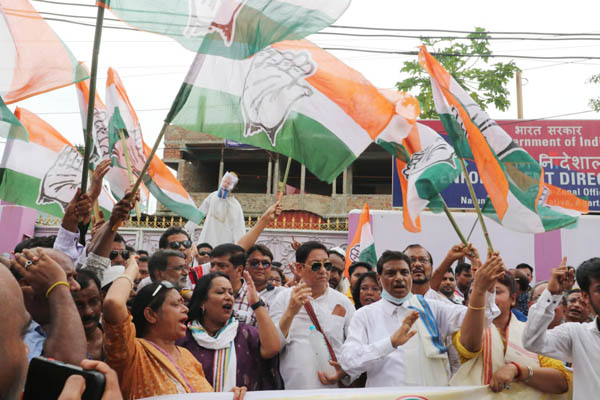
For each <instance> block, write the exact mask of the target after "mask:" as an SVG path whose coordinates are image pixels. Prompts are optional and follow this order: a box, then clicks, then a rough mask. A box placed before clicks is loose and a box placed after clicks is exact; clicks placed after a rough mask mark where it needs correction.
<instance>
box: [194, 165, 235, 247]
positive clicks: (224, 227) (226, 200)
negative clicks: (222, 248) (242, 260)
mask: <svg viewBox="0 0 600 400" xmlns="http://www.w3.org/2000/svg"><path fill="white" fill-rule="evenodd" d="M237 181H238V178H237V176H236V175H235V174H234V173H232V172H227V173H226V174H225V175H224V176H223V179H221V185H220V187H219V190H217V191H216V192H212V193H211V194H209V195H208V197H207V198H206V199H204V201H203V202H202V205H200V211H201V212H203V213H204V214H205V215H206V217H205V218H204V226H203V227H202V231H201V232H200V239H199V243H202V242H206V243H210V244H211V245H212V246H213V247H215V246H218V245H220V244H223V243H237V242H238V241H239V240H240V238H241V237H242V236H244V234H245V233H246V227H245V224H244V211H243V210H242V206H241V205H240V203H239V202H238V201H237V200H236V199H235V197H233V196H232V195H231V193H230V192H231V191H232V190H233V188H234V187H235V184H236V183H237Z"/></svg>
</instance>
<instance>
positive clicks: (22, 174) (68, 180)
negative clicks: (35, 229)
mask: <svg viewBox="0 0 600 400" xmlns="http://www.w3.org/2000/svg"><path fill="white" fill-rule="evenodd" d="M0 109H1V111H0V131H4V133H7V138H8V139H7V141H6V145H5V148H4V154H3V155H2V161H1V162H0V198H1V199H3V200H6V201H8V202H10V203H13V204H18V205H21V206H25V207H30V208H35V209H37V210H39V211H42V212H45V213H47V214H50V215H54V216H57V217H63V216H64V213H65V210H66V207H67V205H68V204H69V202H70V201H71V200H72V199H73V196H74V195H75V192H76V190H77V188H78V187H80V185H81V167H82V166H83V157H82V156H81V154H79V152H78V151H77V149H76V148H75V147H74V146H73V145H72V144H71V143H69V142H68V141H67V140H66V139H65V138H64V137H63V136H62V135H61V134H60V133H58V132H57V131H56V130H55V129H54V128H53V127H52V126H50V125H49V124H48V123H46V122H45V121H43V120H42V119H40V118H39V117H38V116H36V115H35V114H33V113H32V112H30V111H27V110H25V109H22V108H17V109H16V110H15V114H14V115H12V113H10V111H9V110H8V109H7V108H6V106H5V105H4V104H3V103H2V104H0ZM98 204H99V206H100V208H101V209H102V210H103V212H104V215H107V216H108V215H109V214H110V212H111V210H112V208H113V201H112V199H111V198H110V196H109V195H108V193H107V192H106V191H104V190H102V192H101V193H100V197H99V198H98Z"/></svg>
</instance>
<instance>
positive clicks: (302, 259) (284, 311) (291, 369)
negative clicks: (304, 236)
mask: <svg viewBox="0 0 600 400" xmlns="http://www.w3.org/2000/svg"><path fill="white" fill-rule="evenodd" d="M314 243H317V242H306V243H304V244H303V245H302V246H301V247H300V248H298V250H296V260H297V261H298V262H297V265H296V268H297V269H298V271H299V272H300V274H301V276H302V282H301V283H300V284H299V285H297V286H296V287H294V288H293V289H285V291H283V292H281V293H280V294H279V295H278V296H277V297H276V298H275V300H274V301H273V304H271V307H270V314H271V318H272V319H273V322H274V323H275V326H277V327H278V328H279V330H280V332H281V335H282V345H283V348H282V351H281V353H280V357H281V358H280V366H279V371H280V372H281V376H282V378H283V381H284V383H285V388H286V389H326V388H335V387H337V385H336V383H337V381H339V380H340V379H342V377H343V376H344V375H345V374H343V371H341V368H339V369H336V371H337V372H339V374H337V376H332V375H330V376H329V379H328V380H327V383H324V381H323V380H322V379H321V378H320V377H319V374H318V372H319V371H318V368H317V360H316V357H315V355H314V351H313V349H312V348H311V346H310V344H309V342H308V336H309V332H310V327H311V325H313V323H312V321H311V319H310V317H309V315H308V314H307V312H306V310H305V308H304V306H303V303H304V302H306V301H309V302H310V304H311V305H312V308H313V309H314V311H315V314H316V316H317V319H318V321H319V323H320V325H321V328H322V329H323V331H324V332H325V335H326V336H327V339H328V340H329V342H330V343H331V347H332V348H333V351H334V353H335V355H336V357H337V358H338V360H339V357H340V356H341V348H342V344H343V343H344V340H345V338H346V333H347V331H348V326H349V325H350V320H351V319H352V315H353V314H354V306H353V305H352V303H351V302H350V300H348V298H347V297H346V296H345V295H343V294H342V293H340V292H338V291H337V290H335V289H332V288H330V287H329V273H328V271H327V268H329V269H331V263H330V262H329V259H328V255H327V248H326V247H325V246H323V245H320V246H319V247H314V248H310V246H312V244H314ZM307 247H309V248H308V250H307Z"/></svg>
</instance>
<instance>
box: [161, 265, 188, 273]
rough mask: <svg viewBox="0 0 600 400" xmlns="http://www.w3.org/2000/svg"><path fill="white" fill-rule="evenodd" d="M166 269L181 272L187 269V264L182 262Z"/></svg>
mask: <svg viewBox="0 0 600 400" xmlns="http://www.w3.org/2000/svg"><path fill="white" fill-rule="evenodd" d="M166 269H167V270H170V271H177V272H179V273H181V272H183V270H184V269H185V264H181V265H178V266H176V267H167V268H166Z"/></svg>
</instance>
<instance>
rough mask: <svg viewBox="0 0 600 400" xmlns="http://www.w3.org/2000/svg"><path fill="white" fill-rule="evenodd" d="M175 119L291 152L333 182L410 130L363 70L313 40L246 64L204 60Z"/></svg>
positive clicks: (275, 48) (283, 45)
mask: <svg viewBox="0 0 600 400" xmlns="http://www.w3.org/2000/svg"><path fill="white" fill-rule="evenodd" d="M167 121H168V122H170V123H171V124H172V125H175V126H179V127H181V128H184V129H186V130H190V131H198V132H204V133H208V134H211V135H214V136H219V137H222V138H225V139H230V140H235V141H237V142H240V143H245V144H250V145H253V146H256V147H261V148H263V149H266V150H269V151H274V152H277V153H281V154H284V155H286V156H288V157H291V158H293V159H295V160H296V161H298V162H300V163H301V164H304V165H305V166H306V168H307V169H308V170H309V171H311V172H312V173H313V174H314V175H316V176H317V177H318V178H319V179H321V180H323V181H327V182H331V181H333V179H335V178H336V177H337V176H338V175H339V174H340V173H341V172H342V171H343V169H344V168H345V167H347V166H348V165H349V164H351V163H352V162H353V161H354V160H355V159H356V158H357V157H358V156H359V155H360V154H361V153H362V152H363V151H364V150H365V149H366V148H367V146H369V144H371V143H372V141H373V140H374V139H375V138H376V137H377V136H379V135H380V134H382V133H384V132H385V131H387V130H391V129H399V130H402V129H404V128H403V127H402V126H400V125H403V126H404V125H406V123H405V121H404V119H403V118H401V117H398V116H397V115H396V112H395V105H394V104H393V103H392V102H391V101H389V100H388V99H387V98H386V97H385V96H383V95H382V94H381V93H380V92H379V91H378V90H377V89H376V88H375V87H374V86H373V85H372V84H371V83H370V82H369V81H367V80H366V79H365V78H364V77H363V76H362V75H361V74H360V73H359V72H357V71H355V70H353V69H351V68H350V67H348V66H346V65H345V64H344V63H342V62H341V61H340V60H338V59H337V58H335V57H334V56H332V55H331V54H329V53H327V52H326V51H324V50H322V49H321V48H319V47H318V46H315V45H314V44H312V43H310V42H309V41H306V40H299V41H286V42H280V43H276V44H273V45H272V46H269V47H267V48H265V49H264V50H262V51H261V52H260V53H258V54H256V55H254V56H253V57H249V58H247V59H245V60H232V59H228V58H224V57H218V56H198V57H196V61H195V63H194V65H193V66H192V67H191V69H190V72H189V73H188V76H187V77H186V79H185V83H184V85H183V86H182V88H181V89H180V91H179V94H178V96H177V98H176V100H175V103H174V104H173V107H172V109H171V112H170V113H169V116H168V117H167Z"/></svg>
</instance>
